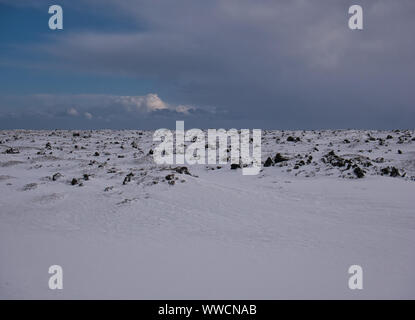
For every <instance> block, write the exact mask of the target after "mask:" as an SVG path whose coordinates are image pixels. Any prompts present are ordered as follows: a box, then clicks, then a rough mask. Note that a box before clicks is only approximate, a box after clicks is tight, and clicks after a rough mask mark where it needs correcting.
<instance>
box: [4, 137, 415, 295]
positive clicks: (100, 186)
mask: <svg viewBox="0 0 415 320" xmlns="http://www.w3.org/2000/svg"><path fill="white" fill-rule="evenodd" d="M77 133H79V136H78V134H77ZM388 135H390V136H391V137H392V138H389V139H387V136H388ZM289 136H293V137H299V138H300V141H297V142H290V141H287V137H289ZM413 137H415V133H414V131H409V130H407V131H368V130H366V131H363V130H362V131H358V130H326V131H289V132H288V131H285V132H283V131H265V132H263V142H262V160H263V162H264V161H265V160H266V159H267V157H271V158H273V157H274V156H275V154H276V153H281V154H282V155H283V156H285V157H287V158H289V160H288V161H284V162H281V163H277V164H275V165H273V166H270V167H266V168H263V170H262V171H261V173H260V174H259V175H257V176H243V175H242V174H241V170H240V169H237V170H231V169H230V165H221V168H220V169H217V166H216V165H210V166H204V165H197V166H188V170H189V172H190V174H191V175H188V174H185V173H183V174H180V173H178V172H177V171H176V170H175V167H176V166H158V165H156V164H155V163H154V161H153V159H152V156H151V155H150V154H148V152H149V150H150V149H152V148H153V149H154V147H155V146H156V145H157V143H153V141H152V132H149V131H137V130H135V131H110V130H102V131H76V132H71V131H60V130H56V131H25V130H15V131H1V132H0V142H1V143H0V208H1V210H0V298H3V299H14V298H24V299H31V298H42V299H43V298H45V299H61V298H65V299H73V298H82V299H83V298H85V299H91V298H104V299H107V298H127V299H211V298H214V299H278V298H317V299H319V298H329V299H333V298H345V299H366V298H394V299H396V298H415V274H414V271H413V270H415V268H414V267H415V250H414V249H415V211H414V205H413V203H414V201H413V197H414V194H415V192H414V191H415V179H414V177H415V141H414V140H413ZM345 139H347V140H348V142H345ZM133 142H135V143H134V144H133ZM76 146H77V147H76ZM10 148H13V150H18V152H19V153H14V152H10V151H9V152H6V151H7V150H10ZM398 150H400V151H401V152H400V153H399V152H398ZM330 151H333V152H334V154H335V155H336V156H338V157H339V159H340V160H341V161H343V160H350V163H351V164H352V165H354V166H359V168H361V169H362V170H364V177H363V178H358V177H357V176H356V174H354V171H353V170H354V168H353V167H350V168H349V169H347V161H346V165H344V166H340V167H338V166H333V165H332V164H331V163H328V162H327V161H326V162H324V161H325V160H324V161H323V160H322V159H324V158H325V159H327V156H326V155H327V154H328V153H329V152H330ZM96 153H97V154H96ZM310 155H312V160H311V161H310V162H309V163H307V159H308V158H309V156H310ZM119 156H123V157H119ZM380 158H383V160H382V159H380ZM335 159H337V158H335ZM301 160H303V161H304V165H302V164H301V163H300V161H301ZM336 161H337V160H336ZM299 163H300V165H298V164H299ZM368 163H370V164H368ZM296 166H297V168H296ZM386 167H390V168H391V167H395V168H396V169H397V170H398V172H399V175H398V176H396V177H391V176H390V173H387V174H386V173H383V175H382V169H384V168H386ZM57 173H59V175H55V174H57ZM129 173H132V174H133V175H131V176H130V181H126V182H125V184H123V182H124V181H125V177H126V176H127V175H128V174H129ZM169 174H174V177H175V178H177V180H173V181H175V183H174V185H171V184H169V181H167V180H166V179H165V177H166V176H167V175H169ZM54 175H55V178H54V179H53V178H52V177H53V176H54ZM84 175H86V176H84ZM74 178H75V179H76V183H75V184H74V185H72V183H71V182H72V180H73V179H74ZM54 264H58V265H61V266H62V268H63V273H64V280H63V283H64V289H63V290H50V289H49V288H48V280H49V277H50V275H49V274H48V268H49V266H50V265H54ZM354 264H358V265H361V266H362V268H363V275H364V278H363V279H364V280H363V283H364V284H363V285H364V288H363V290H350V289H349V288H348V279H349V277H350V275H349V274H348V268H349V266H351V265H354Z"/></svg>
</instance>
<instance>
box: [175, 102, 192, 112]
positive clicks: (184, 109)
mask: <svg viewBox="0 0 415 320" xmlns="http://www.w3.org/2000/svg"><path fill="white" fill-rule="evenodd" d="M191 110H192V111H193V110H196V108H195V107H193V106H188V105H183V104H181V105H178V106H177V107H176V112H180V113H183V114H189V111H191Z"/></svg>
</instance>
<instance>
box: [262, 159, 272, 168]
mask: <svg viewBox="0 0 415 320" xmlns="http://www.w3.org/2000/svg"><path fill="white" fill-rule="evenodd" d="M270 166H272V159H271V158H270V157H268V158H267V160H266V161H265V163H264V167H270Z"/></svg>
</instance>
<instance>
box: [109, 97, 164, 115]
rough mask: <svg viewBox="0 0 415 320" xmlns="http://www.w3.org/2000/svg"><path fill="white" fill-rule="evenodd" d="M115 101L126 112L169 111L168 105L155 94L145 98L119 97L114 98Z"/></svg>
mask: <svg viewBox="0 0 415 320" xmlns="http://www.w3.org/2000/svg"><path fill="white" fill-rule="evenodd" d="M115 101H116V102H119V103H120V104H121V105H122V106H124V107H125V108H126V109H127V110H128V111H133V110H137V111H143V112H152V111H157V110H165V109H169V105H168V104H167V103H165V102H164V101H163V100H161V99H160V98H159V96H158V95H157V94H155V93H149V94H147V95H145V96H119V97H115Z"/></svg>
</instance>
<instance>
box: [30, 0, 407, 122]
mask: <svg viewBox="0 0 415 320" xmlns="http://www.w3.org/2000/svg"><path fill="white" fill-rule="evenodd" d="M356 3H358V4H361V5H362V6H363V9H364V30H363V31H351V30H349V29H348V27H347V22H348V17H349V15H348V8H349V6H350V5H352V4H356ZM65 4H66V5H68V6H69V5H72V6H73V5H74V4H73V2H71V3H69V2H67V3H65ZM78 4H79V6H81V7H82V5H85V6H86V8H93V7H94V6H103V7H106V8H107V12H112V14H113V15H116V16H117V17H118V18H117V19H119V20H120V21H123V20H128V21H129V22H130V23H134V22H136V23H137V25H140V26H143V25H145V26H146V27H145V28H138V27H137V28H132V29H131V30H128V31H126V32H108V31H105V32H103V31H100V30H86V31H84V32H79V31H77V32H71V30H67V29H66V30H65V34H59V35H56V36H54V37H53V38H52V39H51V41H49V42H47V43H42V44H39V45H37V46H36V48H35V49H36V50H37V51H38V52H39V51H40V52H43V53H45V54H46V55H47V56H50V57H54V58H55V59H56V58H57V59H58V61H59V62H60V64H61V67H62V68H70V69H78V70H80V71H82V72H85V70H88V72H95V73H98V74H103V76H104V75H105V74H116V75H125V76H130V77H139V78H149V79H156V81H157V84H158V86H159V87H157V88H155V89H154V92H161V91H162V92H168V93H169V96H168V99H169V100H171V101H173V103H174V104H175V105H180V104H183V105H191V106H199V107H211V108H212V107H215V108H216V109H217V110H219V111H223V112H218V113H217V117H216V118H215V117H206V119H205V121H202V120H201V119H198V120H197V121H196V120H195V123H197V124H198V125H202V126H213V125H216V124H225V125H229V124H232V125H230V126H235V127H262V128H327V127H330V128H333V127H342V128H345V127H347V128H349V127H355V128H358V127H365V128H393V127H411V126H413V124H412V123H413V119H414V118H415V109H414V105H413V102H414V101H415V99H414V98H415V94H414V91H413V89H412V87H413V83H415V63H414V60H413V57H414V56H415V43H414V41H413V32H414V30H415V19H414V18H415V3H414V2H413V1H412V0H401V1H389V0H377V1H368V0H360V1H357V2H356V1H354V2H353V3H352V2H350V1H343V0H339V1H330V0H316V1H306V0H293V1H275V0H274V1H271V0H269V1H264V0H257V1H252V0H250V1H248V0H228V1H223V0H211V1H196V0H176V1H158V0H152V1H129V0H126V1H116V0H112V1H111V0H103V1H86V0H85V1H82V2H79V3H78ZM91 14H93V12H91ZM109 90H110V88H109ZM109 93H111V92H109ZM170 111H171V110H170ZM91 114H93V113H91Z"/></svg>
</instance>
